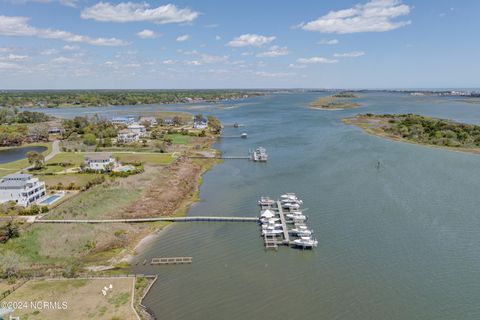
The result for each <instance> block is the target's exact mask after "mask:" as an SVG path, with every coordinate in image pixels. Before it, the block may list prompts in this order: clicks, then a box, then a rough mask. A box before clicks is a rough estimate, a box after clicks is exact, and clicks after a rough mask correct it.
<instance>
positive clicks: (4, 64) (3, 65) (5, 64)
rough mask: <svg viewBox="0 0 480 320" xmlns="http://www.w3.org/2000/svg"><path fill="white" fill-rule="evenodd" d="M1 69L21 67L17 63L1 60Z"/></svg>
mask: <svg viewBox="0 0 480 320" xmlns="http://www.w3.org/2000/svg"><path fill="white" fill-rule="evenodd" d="M0 69H20V66H19V65H18V64H16V63H10V62H0Z"/></svg>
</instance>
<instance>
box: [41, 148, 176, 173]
mask: <svg viewBox="0 0 480 320" xmlns="http://www.w3.org/2000/svg"><path fill="white" fill-rule="evenodd" d="M85 154H86V153H76V152H61V153H59V154H57V155H56V156H55V157H53V159H51V160H50V161H48V162H47V163H73V164H74V165H73V166H76V167H78V166H80V164H82V162H83V160H84V156H85ZM112 155H113V156H114V157H115V158H119V159H120V162H137V161H139V162H144V163H147V164H151V165H166V164H170V163H171V162H172V160H173V158H172V154H170V153H122V152H118V153H115V152H113V153H112ZM63 169H64V168H63V167H62V170H63ZM60 171H61V170H60Z"/></svg>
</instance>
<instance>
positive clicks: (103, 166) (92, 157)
mask: <svg viewBox="0 0 480 320" xmlns="http://www.w3.org/2000/svg"><path fill="white" fill-rule="evenodd" d="M117 165H118V164H117V161H116V160H115V159H114V158H113V157H112V155H111V154H110V153H92V154H88V155H85V168H86V169H89V170H95V171H110V170H112V169H113V168H115V167H116V166H117Z"/></svg>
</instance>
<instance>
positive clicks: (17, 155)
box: [0, 146, 47, 164]
mask: <svg viewBox="0 0 480 320" xmlns="http://www.w3.org/2000/svg"><path fill="white" fill-rule="evenodd" d="M45 150H47V148H46V147H41V146H38V147H22V148H12V149H3V150H0V164H2V163H7V162H12V161H17V160H20V159H23V158H26V157H27V152H30V151H36V152H43V151H45Z"/></svg>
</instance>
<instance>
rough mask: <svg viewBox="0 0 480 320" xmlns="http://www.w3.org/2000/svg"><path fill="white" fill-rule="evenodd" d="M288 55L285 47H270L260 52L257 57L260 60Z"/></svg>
mask: <svg viewBox="0 0 480 320" xmlns="http://www.w3.org/2000/svg"><path fill="white" fill-rule="evenodd" d="M288 54H289V51H288V48H287V47H279V46H272V47H270V48H269V49H268V50H267V51H264V52H260V53H259V54H257V57H260V58H276V57H281V56H286V55H288Z"/></svg>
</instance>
